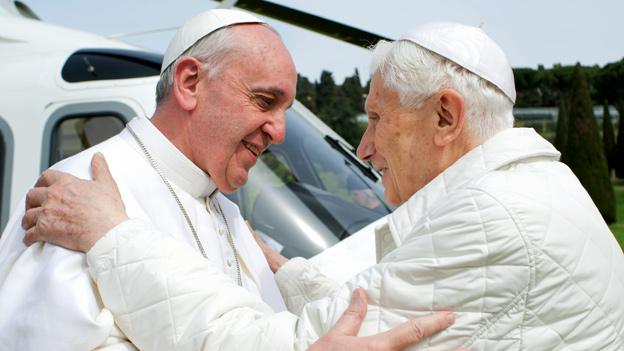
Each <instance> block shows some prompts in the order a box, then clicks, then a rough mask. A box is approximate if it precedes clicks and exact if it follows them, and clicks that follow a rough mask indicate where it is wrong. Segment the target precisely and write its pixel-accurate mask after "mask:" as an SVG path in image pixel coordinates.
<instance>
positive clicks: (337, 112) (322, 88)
mask: <svg viewBox="0 0 624 351" xmlns="http://www.w3.org/2000/svg"><path fill="white" fill-rule="evenodd" d="M316 105H317V107H318V116H319V117H320V118H321V120H323V121H324V122H325V123H327V125H329V126H330V127H331V128H332V129H333V130H335V131H336V133H338V134H340V135H341V136H342V137H343V138H344V139H345V140H347V141H348V142H349V143H350V144H352V145H357V144H358V143H359V141H360V128H359V126H358V124H357V121H356V119H355V117H356V114H355V113H354V112H353V110H352V108H351V107H350V106H351V104H350V103H349V101H348V99H347V98H346V96H345V94H344V92H343V91H342V89H340V87H338V86H337V85H336V82H335V81H334V77H333V76H332V74H331V72H328V71H323V72H321V78H320V79H319V82H318V84H317V85H316Z"/></svg>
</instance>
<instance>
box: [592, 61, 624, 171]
mask: <svg viewBox="0 0 624 351" xmlns="http://www.w3.org/2000/svg"><path fill="white" fill-rule="evenodd" d="M596 90H597V92H598V96H600V97H601V98H602V99H607V100H609V101H611V103H613V104H614V105H615V108H616V109H617V111H618V114H619V116H620V117H619V120H618V133H617V144H616V151H615V174H616V176H617V177H618V178H624V124H623V123H622V122H623V120H622V115H624V59H621V60H620V61H618V62H613V63H610V64H608V65H605V66H604V67H603V68H602V69H601V70H600V72H599V73H598V74H597V76H596Z"/></svg>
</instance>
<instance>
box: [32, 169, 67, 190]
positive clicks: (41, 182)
mask: <svg viewBox="0 0 624 351" xmlns="http://www.w3.org/2000/svg"><path fill="white" fill-rule="evenodd" d="M63 174H65V173H63V172H59V171H55V170H53V169H48V170H47V171H45V172H43V173H42V174H41V176H40V177H39V179H37V183H35V188H38V187H44V186H50V185H52V184H54V183H55V182H57V181H58V180H59V178H61V177H62V176H63Z"/></svg>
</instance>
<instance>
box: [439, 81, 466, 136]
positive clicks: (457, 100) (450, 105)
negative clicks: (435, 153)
mask: <svg viewBox="0 0 624 351" xmlns="http://www.w3.org/2000/svg"><path fill="white" fill-rule="evenodd" d="M437 96H438V102H439V104H438V107H437V111H436V112H437V114H438V124H437V126H436V131H435V135H434V143H435V144H436V146H446V145H448V144H450V143H451V142H453V141H454V140H455V139H456V138H457V137H458V136H459V135H460V134H461V132H462V131H463V129H464V123H465V119H466V118H465V103H464V97H463V96H461V95H460V94H459V93H458V92H457V91H455V90H453V89H443V90H441V91H440V92H438V94H437Z"/></svg>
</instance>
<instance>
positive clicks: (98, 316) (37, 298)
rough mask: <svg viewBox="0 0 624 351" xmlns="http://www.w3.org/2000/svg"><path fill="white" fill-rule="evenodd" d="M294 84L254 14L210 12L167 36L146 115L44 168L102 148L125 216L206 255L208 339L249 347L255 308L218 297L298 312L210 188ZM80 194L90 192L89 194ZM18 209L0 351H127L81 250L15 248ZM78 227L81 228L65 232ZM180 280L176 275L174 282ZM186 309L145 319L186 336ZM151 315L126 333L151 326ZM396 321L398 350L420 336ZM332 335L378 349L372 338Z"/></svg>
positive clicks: (0, 271)
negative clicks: (234, 309)
mask: <svg viewBox="0 0 624 351" xmlns="http://www.w3.org/2000/svg"><path fill="white" fill-rule="evenodd" d="M295 86H296V71H295V67H294V64H293V62H292V59H291V57H290V54H289V53H288V51H287V49H286V48H285V46H284V45H283V43H282V42H281V40H280V39H279V37H278V35H277V34H276V33H275V32H274V31H273V30H272V29H271V28H270V27H268V26H267V25H266V24H264V23H263V21H261V20H259V19H258V18H255V17H253V16H251V15H249V14H246V13H242V12H239V11H233V10H212V11H207V12H205V13H202V14H200V15H198V16H196V17H194V18H193V19H192V20H190V21H189V22H187V23H186V24H185V25H184V26H183V27H182V28H181V29H180V30H179V31H178V32H177V34H176V35H175V37H174V38H173V40H172V41H171V43H170V45H169V47H168V49H167V52H166V54H165V57H164V62H163V66H162V73H161V79H160V81H159V83H158V86H157V93H156V95H157V98H156V100H157V108H156V111H155V113H154V115H153V116H152V118H151V119H147V118H142V117H138V118H135V119H134V120H132V121H131V122H130V123H128V125H127V127H126V129H125V130H124V131H122V132H121V133H120V134H119V135H117V136H115V137H113V138H111V139H109V140H108V141H106V142H104V143H102V144H100V145H97V146H96V147H93V148H91V149H89V150H86V151H84V152H82V153H80V154H78V155H76V156H74V157H71V158H69V159H67V160H64V161H62V162H60V163H59V164H57V165H55V166H54V167H53V168H54V169H55V170H58V171H64V172H68V173H70V174H73V175H75V176H77V177H80V178H86V179H88V178H90V162H91V159H92V156H93V155H94V154H95V153H101V154H103V155H104V156H105V157H106V159H107V160H108V163H109V166H110V172H111V173H112V175H113V177H114V179H115V180H116V182H117V184H118V186H119V191H120V193H121V198H120V199H119V201H120V203H121V201H123V204H125V208H126V210H127V213H128V215H130V216H131V217H133V218H140V219H142V220H144V221H147V222H149V223H152V224H153V225H154V226H156V227H158V228H160V229H162V230H163V231H166V232H167V233H171V239H172V240H174V241H175V242H176V243H179V244H181V245H183V246H186V247H187V248H189V250H190V251H191V252H193V255H194V254H197V255H198V256H199V257H202V256H203V257H202V260H203V261H204V262H205V263H206V262H209V264H210V267H211V268H213V269H215V270H216V271H218V272H219V273H220V274H223V275H224V277H225V279H223V280H222V281H220V282H217V283H214V282H210V281H205V282H204V284H207V285H210V284H220V285H219V286H214V287H215V288H217V289H219V288H223V291H224V292H227V294H228V296H227V297H226V299H218V298H216V297H215V299H214V300H212V301H207V303H209V304H212V306H213V312H214V313H217V314H220V315H221V316H222V319H221V321H222V323H220V324H212V326H211V327H212V329H211V332H210V338H209V342H207V344H206V345H219V348H220V349H241V348H242V349H252V348H253V347H250V345H254V344H255V343H256V341H255V339H258V338H255V337H249V336H248V334H249V333H244V332H243V333H241V332H239V331H238V329H239V328H237V326H238V324H240V323H246V322H247V321H250V320H253V318H254V317H253V313H252V314H251V315H249V314H240V313H239V314H237V313H226V312H227V310H228V308H229V305H228V303H227V301H228V300H231V301H237V302H240V301H248V303H247V304H248V307H247V309H248V310H249V311H254V310H261V311H263V312H264V313H271V314H272V316H273V317H271V318H272V319H273V321H282V323H286V324H287V323H288V322H290V321H292V320H294V318H295V317H294V316H292V315H290V314H288V313H285V312H283V311H285V309H286V308H285V305H284V301H283V299H282V296H281V294H280V291H279V289H278V287H277V285H276V282H275V280H274V278H273V273H272V272H271V270H270V269H269V266H268V264H267V261H266V259H265V257H264V255H263V253H262V251H261V249H260V248H259V246H258V244H257V243H256V241H255V240H254V238H253V236H252V235H251V233H250V231H249V229H248V227H247V225H246V224H245V222H244V221H243V218H242V217H241V215H240V213H239V211H238V208H237V207H236V205H235V204H233V203H232V202H230V201H229V200H228V199H227V198H226V197H225V196H223V195H222V194H221V191H223V192H231V191H233V190H235V189H237V188H238V187H240V186H242V185H243V184H245V182H246V181H247V176H248V171H249V169H250V168H251V167H252V166H254V164H255V163H256V160H257V158H258V156H259V155H260V154H261V153H262V152H263V151H264V150H265V149H266V148H267V147H268V146H269V145H270V144H272V143H281V142H282V141H283V139H284V132H285V128H284V123H285V118H284V115H285V111H286V109H288V108H289V107H290V105H291V104H292V102H293V99H294V96H295ZM84 196H85V198H84V200H85V201H89V200H90V198H89V195H88V194H84ZM37 201H38V199H37V197H36V196H35V197H32V196H27V202H29V203H31V202H37ZM23 215H24V212H23V211H17V212H16V213H14V214H13V216H12V218H11V220H10V222H9V224H8V226H7V228H6V231H5V232H4V234H3V236H2V240H1V241H0V349H2V350H20V351H24V350H55V351H60V350H92V349H98V350H134V349H135V345H134V344H132V343H131V342H130V341H129V340H128V339H127V337H126V335H125V334H124V333H123V332H122V331H121V330H120V329H119V328H118V327H117V324H116V323H115V320H114V316H113V314H111V312H110V310H109V309H108V308H106V307H105V305H106V299H103V298H102V297H101V296H100V294H99V292H98V291H97V288H96V285H95V284H94V282H93V280H92V279H91V277H90V274H89V269H88V267H87V262H86V259H85V255H84V254H82V253H79V252H76V251H69V250H66V249H64V248H61V247H58V246H53V245H43V244H38V245H33V246H30V247H26V246H25V245H24V244H23V243H22V240H23V237H24V231H23V230H22V227H21V221H22V216H23ZM117 219H118V218H117ZM106 220H107V221H115V220H116V217H115V216H111V217H108V218H107V219H106ZM86 227H88V225H87V224H86V223H78V224H77V225H76V226H75V227H71V226H66V227H64V228H62V231H63V232H65V233H71V232H72V230H75V229H76V228H86ZM149 246H150V245H149V243H148V245H147V246H146V248H148V247H149ZM193 255H191V257H192V256H193ZM180 259H181V260H186V259H187V258H184V257H181V258H180ZM206 260H207V261H206ZM179 263H181V262H179ZM148 264H149V263H148ZM137 284H139V285H141V286H142V287H141V288H148V289H149V288H150V284H149V283H147V282H146V283H145V284H143V282H142V281H139V280H136V281H132V282H128V283H127V284H122V285H119V286H117V288H119V289H120V290H119V291H118V293H119V296H120V297H121V296H123V294H124V293H122V291H126V292H129V291H138V290H137V287H138V286H137ZM185 284H186V283H184V282H180V285H179V288H182V287H184V286H185ZM232 286H233V287H236V288H238V289H232ZM154 287H155V286H154ZM155 288H156V287H155ZM158 296H159V294H158V293H157V294H156V295H152V294H147V295H142V296H141V299H142V300H143V301H144V304H143V307H145V309H144V310H143V312H148V311H150V310H152V308H153V306H150V304H151V303H152V302H154V299H155V298H157V297H158ZM172 296H173V295H172ZM357 298H358V296H356V299H357ZM103 300H104V301H103ZM358 301H360V300H358ZM358 301H356V303H357V302H358ZM103 302H104V304H103ZM361 305H362V304H361V303H360V305H358V306H359V308H360V309H359V310H357V311H360V310H361V308H362V306H361ZM163 306H164V305H163ZM161 307H162V306H161ZM187 307H188V308H189V310H185V311H180V310H178V311H169V312H167V313H165V315H163V316H158V315H152V317H156V319H158V318H162V319H168V318H170V317H172V318H174V319H176V320H177V317H176V316H177V315H178V314H180V313H181V314H182V315H185V317H184V318H182V319H180V320H179V321H180V324H177V325H176V328H181V329H179V331H180V332H181V333H180V334H179V335H175V336H174V337H173V338H174V339H180V340H184V339H185V338H189V337H190V338H192V337H193V336H192V335H189V334H188V333H185V332H184V330H186V329H185V325H184V323H185V322H184V321H183V320H184V319H185V318H187V317H188V316H191V315H193V311H192V310H193V309H194V308H196V307H197V305H194V304H191V305H188V306H187ZM356 307H357V306H356ZM363 308H365V306H364V307H363ZM280 312H283V313H280ZM137 313H138V314H142V312H137ZM359 315H361V313H360V314H359ZM359 315H358V316H359ZM144 316H145V314H144ZM127 317H129V316H117V318H116V320H117V322H121V321H122V320H126V319H127ZM432 318H433V317H432ZM356 319H357V318H356ZM152 322H155V320H148V321H145V323H144V324H143V325H141V326H139V325H136V326H134V328H136V329H134V330H146V329H149V328H151V325H152ZM407 327H408V328H407V329H405V328H404V329H402V330H397V331H398V332H399V333H398V334H392V335H393V336H395V337H398V338H400V337H401V336H402V335H403V336H405V337H404V338H403V340H402V341H401V342H402V343H401V344H395V345H398V346H396V347H400V345H404V343H405V342H406V341H408V342H413V341H414V340H417V339H414V338H413V337H412V336H411V334H409V333H410V332H411V330H410V329H409V327H410V325H407ZM441 327H443V325H440V328H441ZM427 330H431V332H433V331H435V330H433V329H427ZM188 331H189V332H192V331H193V329H188ZM257 331H262V333H263V337H262V338H260V339H263V340H264V342H265V343H266V344H268V343H269V342H271V341H272V340H275V342H276V343H279V340H280V339H279V338H276V337H274V334H275V333H283V331H282V330H276V329H271V328H270V325H268V326H267V327H263V326H261V325H259V326H257ZM126 332H128V330H126ZM155 332H157V333H158V331H155ZM353 334H354V332H352V333H351V335H353ZM386 336H387V335H386ZM386 336H384V337H386ZM154 340H155V341H159V339H158V338H155V339H154ZM341 340H343V341H344V340H346V341H349V340H353V341H354V342H356V344H354V345H367V344H368V343H371V342H375V343H377V344H379V342H378V341H379V340H377V339H366V340H363V339H360V338H355V337H353V338H351V339H349V338H347V339H341ZM258 342H259V341H258ZM162 345H163V346H164V345H168V344H167V343H165V344H162ZM347 345H351V344H348V343H347ZM385 345H389V346H391V345H394V344H390V343H388V344H385ZM277 346H279V347H278V348H280V347H281V345H277ZM165 348H168V346H165Z"/></svg>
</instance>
